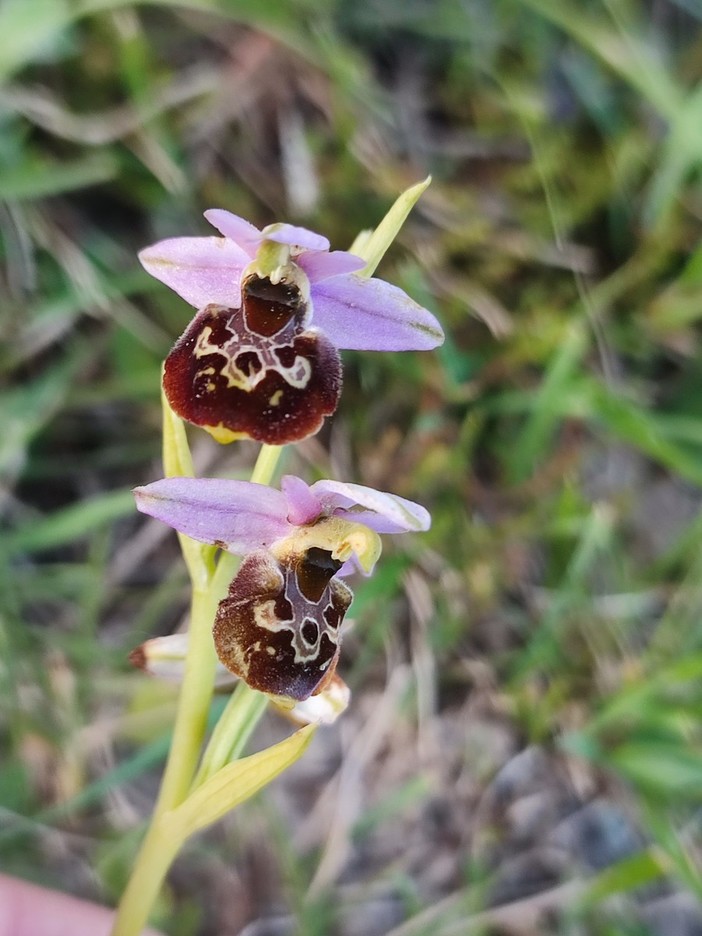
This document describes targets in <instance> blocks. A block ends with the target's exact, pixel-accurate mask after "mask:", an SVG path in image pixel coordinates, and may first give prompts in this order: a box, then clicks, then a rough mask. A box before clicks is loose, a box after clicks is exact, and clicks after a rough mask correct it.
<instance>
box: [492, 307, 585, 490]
mask: <svg viewBox="0 0 702 936" xmlns="http://www.w3.org/2000/svg"><path fill="white" fill-rule="evenodd" d="M588 347H589V339H588V334H587V331H586V328H585V325H584V323H583V322H576V323H575V324H574V325H572V326H571V327H570V329H569V330H568V331H567V332H566V334H565V335H564V337H563V340H562V341H561V343H560V345H559V346H558V347H557V348H556V350H555V352H554V354H553V357H552V359H551V361H550V362H549V365H548V368H547V370H546V373H545V375H544V378H543V381H542V383H541V386H540V387H539V390H538V392H537V394H536V396H535V397H534V400H533V403H532V404H531V406H530V410H531V412H530V414H529V417H528V419H527V422H526V425H525V427H524V429H523V430H522V431H521V433H520V434H519V436H518V438H517V439H516V440H515V442H514V447H513V450H512V456H511V459H510V478H511V480H512V481H513V482H517V483H519V482H522V481H525V480H526V479H527V478H528V477H529V476H530V475H531V474H532V473H533V471H534V470H535V468H536V465H537V464H538V462H539V460H540V459H541V458H542V456H543V452H544V451H545V450H546V449H547V448H548V445H549V443H550V440H551V438H552V436H553V435H554V433H555V432H556V430H557V428H558V426H559V424H560V423H561V421H562V418H563V405H564V401H567V400H569V399H570V396H571V394H570V393H569V392H568V391H569V389H570V386H571V385H572V383H573V382H574V380H575V379H576V378H579V376H580V370H579V366H580V364H581V362H582V359H583V356H584V355H585V353H586V351H587V349H588Z"/></svg>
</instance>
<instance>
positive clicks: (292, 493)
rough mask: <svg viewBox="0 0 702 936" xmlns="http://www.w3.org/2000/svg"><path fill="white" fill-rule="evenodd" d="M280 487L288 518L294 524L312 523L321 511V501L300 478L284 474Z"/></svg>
mask: <svg viewBox="0 0 702 936" xmlns="http://www.w3.org/2000/svg"><path fill="white" fill-rule="evenodd" d="M280 487H281V489H282V491H283V494H284V495H285V499H286V501H287V504H288V520H289V521H290V523H294V524H295V525H296V526H304V525H305V524H307V523H313V522H314V521H315V520H316V519H317V518H318V517H319V515H320V514H321V512H322V503H321V501H320V499H319V498H318V497H315V495H314V494H313V493H312V491H311V490H310V487H309V485H308V484H306V483H305V482H304V481H303V480H302V478H297V477H295V475H285V476H284V477H283V478H282V480H281V482H280Z"/></svg>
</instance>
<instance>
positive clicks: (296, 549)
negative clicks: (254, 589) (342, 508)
mask: <svg viewBox="0 0 702 936" xmlns="http://www.w3.org/2000/svg"><path fill="white" fill-rule="evenodd" d="M313 547H317V548H318V549H324V550H326V551H327V552H330V553H331V554H332V558H333V559H337V560H338V561H339V562H346V560H347V559H350V558H351V556H352V555H354V554H355V555H356V556H357V557H358V561H359V563H360V565H361V568H362V569H363V570H364V572H370V571H371V569H372V568H373V566H374V565H375V563H376V562H377V561H378V558H379V557H380V552H381V549H382V545H381V542H380V537H379V536H378V534H377V533H376V532H375V531H374V530H370V529H369V528H368V527H367V526H364V525H363V524H362V523H354V522H353V521H351V520H344V519H342V518H341V517H327V518H326V519H325V520H319V521H318V522H317V523H314V524H312V525H310V526H304V527H300V528H299V529H298V531H297V532H296V533H293V534H292V536H288V537H286V538H285V539H284V540H281V541H280V542H279V543H275V544H274V545H273V546H272V547H271V552H272V553H273V554H274V555H275V556H276V558H277V559H283V558H287V557H289V556H296V555H300V554H302V553H304V552H306V551H307V550H308V549H312V548H313Z"/></svg>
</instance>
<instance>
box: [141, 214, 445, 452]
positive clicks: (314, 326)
mask: <svg viewBox="0 0 702 936" xmlns="http://www.w3.org/2000/svg"><path fill="white" fill-rule="evenodd" d="M205 217H206V218H207V220H208V221H209V222H210V223H211V224H212V225H213V226H214V227H215V228H217V230H218V231H220V233H221V235H222V236H221V237H216V236H213V237H176V238H170V239H168V240H163V241H160V242H159V243H157V244H154V245H153V246H151V247H147V248H146V249H145V250H142V251H141V253H140V254H139V259H140V260H141V263H142V264H143V266H144V268H145V269H146V270H147V271H148V272H149V273H150V274H151V275H152V276H154V277H156V279H159V280H160V281H161V282H163V283H165V284H166V285H167V286H169V287H170V288H171V289H173V290H174V291H175V292H177V293H178V295H180V296H181V297H182V298H183V299H185V300H186V302H189V303H190V304H191V305H192V306H194V307H195V308H196V309H197V310H198V312H197V314H196V315H195V317H194V319H193V320H192V321H191V323H190V325H189V326H188V327H187V329H186V331H185V333H184V334H183V335H182V336H181V337H180V338H179V339H178V341H177V342H176V344H175V346H174V348H173V350H172V351H171V352H170V354H169V355H168V357H167V359H166V364H165V368H164V378H163V385H164V391H165V394H166V398H167V399H168V402H169V404H170V406H171V408H172V409H173V410H174V412H176V413H177V414H178V415H179V416H180V417H182V418H183V419H185V420H187V421H188V422H191V423H194V424H196V425H198V426H201V427H203V428H204V429H206V430H207V431H208V432H209V433H210V434H211V435H213V436H214V438H215V439H217V440H218V441H219V442H231V441H234V440H235V439H240V438H251V439H254V440H256V441H258V442H265V443H268V444H271V445H284V444H286V443H289V442H297V441H299V440H301V439H304V438H306V437H307V436H309V435H313V434H314V433H315V432H317V431H318V430H319V428H320V427H321V425H322V423H323V422H324V418H325V417H326V416H330V415H331V414H332V413H333V412H334V411H335V410H336V407H337V404H338V401H339V396H340V393H341V361H340V358H339V350H340V349H345V348H347V349H356V350H363V351H407V350H428V349H431V348H435V347H436V346H437V345H439V344H441V342H442V341H443V337H444V336H443V332H442V330H441V326H440V325H439V323H438V322H437V320H436V319H435V318H434V316H433V315H432V314H431V312H429V311H428V310H427V309H424V308H422V306H420V305H418V304H417V303H416V302H414V301H413V300H412V299H410V297H409V296H408V295H407V294H406V293H405V292H403V291H402V290H401V289H399V288H398V287H397V286H392V285H391V284H389V283H386V282H384V281H383V280H380V279H376V278H373V277H365V276H361V275H359V271H360V270H362V269H363V267H364V266H365V262H364V261H363V260H362V259H361V258H360V257H357V256H355V255H354V254H352V253H348V252H345V251H330V249H329V247H330V245H329V241H328V240H327V238H326V237H323V236H322V235H320V234H316V233H314V232H313V231H309V230H307V229H306V228H301V227H295V226H293V225H290V224H282V223H279V224H272V225H269V226H268V227H266V228H264V229H263V231H259V230H258V228H256V227H254V226H253V225H252V224H250V223H249V222H248V221H245V220H244V219H243V218H239V217H237V215H234V214H231V213H230V212H229V211H224V210H223V209H211V210H210V211H206V212H205Z"/></svg>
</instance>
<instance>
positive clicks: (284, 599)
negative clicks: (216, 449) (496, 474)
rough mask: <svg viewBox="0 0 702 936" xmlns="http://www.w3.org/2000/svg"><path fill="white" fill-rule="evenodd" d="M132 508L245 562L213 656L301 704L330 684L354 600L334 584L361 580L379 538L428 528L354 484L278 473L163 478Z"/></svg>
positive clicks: (396, 501) (403, 503)
mask: <svg viewBox="0 0 702 936" xmlns="http://www.w3.org/2000/svg"><path fill="white" fill-rule="evenodd" d="M135 496H136V501H137V507H138V508H139V510H141V511H142V512H144V513H147V514H150V515H151V516H152V517H156V518H157V519H158V520H162V521H163V522H165V523H168V524H169V525H170V526H172V527H174V528H175V529H176V530H178V531H179V532H180V533H184V534H185V535H186V536H189V537H191V538H192V539H195V540H199V541H201V542H204V543H211V544H213V545H216V546H219V547H220V548H221V549H225V550H227V551H229V552H232V553H235V554H237V555H241V556H243V557H244V558H243V561H242V563H241V566H240V567H239V571H238V572H237V574H236V575H235V577H234V579H233V581H232V583H231V585H230V586H229V594H228V595H227V597H226V598H224V599H223V600H222V601H221V602H220V604H219V608H218V610H217V615H216V618H215V622H214V642H215V647H216V650H217V655H218V656H219V659H220V661H221V662H222V663H223V664H224V665H225V666H226V667H227V669H229V670H230V671H231V672H232V673H234V674H235V675H236V676H238V677H240V678H241V679H243V680H244V681H245V682H247V683H248V685H249V686H251V687H252V688H254V689H259V690H260V691H262V692H266V693H268V694H269V695H272V696H277V697H283V698H285V699H289V700H291V702H300V701H303V700H305V699H307V698H309V697H310V696H313V695H316V694H318V693H320V692H322V691H323V690H324V689H325V688H326V687H327V686H328V685H329V684H330V682H331V680H332V679H333V677H334V672H335V669H336V664H337V661H338V658H339V650H340V644H341V630H342V627H341V625H342V622H343V619H344V615H345V614H346V611H347V610H348V607H349V605H350V604H351V601H352V598H353V593H352V592H351V590H350V588H349V587H348V586H347V585H346V584H345V583H344V582H343V581H342V579H343V578H344V577H345V576H347V575H349V574H351V573H353V572H356V571H361V572H363V573H365V574H366V575H369V574H370V573H371V572H372V570H373V567H374V566H375V563H376V561H377V559H378V557H379V555H380V550H381V544H380V537H379V536H378V534H379V533H401V532H407V531H411V530H414V531H419V530H427V529H428V528H429V524H430V517H429V514H428V513H427V511H426V510H425V509H424V507H422V506H420V505H419V504H415V503H414V502H413V501H409V500H406V499H405V498H402V497H398V496H396V495H394V494H387V493H383V492H381V491H375V490H373V489H372V488H367V487H364V486H362V485H360V484H347V483H343V482H339V481H317V482H315V483H314V484H312V485H310V486H308V485H307V484H306V483H305V482H304V481H302V480H301V479H300V478H296V477H294V476H292V475H288V476H286V477H284V478H283V480H282V483H281V490H280V491H276V490H274V489H272V488H269V487H267V486H265V485H262V484H254V483H252V482H249V481H234V480H218V479H215V478H165V479H163V480H161V481H155V482H154V483H152V484H147V485H145V486H144V487H140V488H136V490H135Z"/></svg>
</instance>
